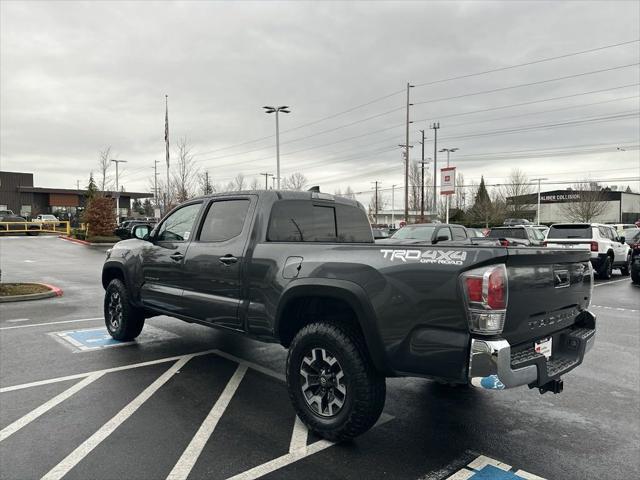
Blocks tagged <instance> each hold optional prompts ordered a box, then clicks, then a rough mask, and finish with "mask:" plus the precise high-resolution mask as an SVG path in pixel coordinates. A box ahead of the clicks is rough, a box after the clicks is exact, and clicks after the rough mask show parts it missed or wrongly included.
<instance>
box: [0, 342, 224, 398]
mask: <svg viewBox="0 0 640 480" xmlns="http://www.w3.org/2000/svg"><path fill="white" fill-rule="evenodd" d="M215 352H217V350H204V351H202V352H198V353H190V354H189V355H177V356H175V357H165V358H159V359H157V360H149V361H147V362H140V363H131V364H129V365H121V366H119V367H112V368H105V369H104V370H94V371H93V372H85V373H76V374H74V375H66V376H64V377H56V378H49V379H47V380H38V381H36V382H30V383H22V384H20V385H12V386H10V387H3V388H0V393H5V392H13V391H14V390H22V389H23V388H31V387H39V386H41V385H48V384H50V383H58V382H65V381H67V380H74V379H77V378H84V377H88V376H89V375H93V374H94V373H111V372H119V371H121V370H129V369H131V368H141V367H148V366H150V365H157V364H158V363H166V362H175V361H176V360H181V359H183V358H184V357H199V356H201V355H207V354H209V353H215Z"/></svg>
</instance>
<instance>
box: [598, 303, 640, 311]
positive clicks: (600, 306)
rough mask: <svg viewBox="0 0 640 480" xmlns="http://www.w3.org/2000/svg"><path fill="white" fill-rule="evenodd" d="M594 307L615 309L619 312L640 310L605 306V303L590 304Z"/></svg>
mask: <svg viewBox="0 0 640 480" xmlns="http://www.w3.org/2000/svg"><path fill="white" fill-rule="evenodd" d="M591 306H592V307H594V308H604V309H605V310H617V311H619V312H631V313H638V312H640V310H635V309H633V308H622V307H607V306H606V305H591Z"/></svg>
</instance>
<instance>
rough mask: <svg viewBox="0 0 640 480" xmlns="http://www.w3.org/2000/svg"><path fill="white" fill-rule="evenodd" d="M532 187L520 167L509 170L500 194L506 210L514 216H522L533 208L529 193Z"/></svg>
mask: <svg viewBox="0 0 640 480" xmlns="http://www.w3.org/2000/svg"><path fill="white" fill-rule="evenodd" d="M532 193H533V187H532V186H531V182H530V180H529V178H528V177H527V175H526V174H525V173H524V172H523V171H522V170H520V169H518V168H514V169H513V170H511V173H510V174H509V177H508V178H507V181H506V183H505V184H504V186H503V187H502V191H501V192H500V194H501V195H502V196H503V197H504V201H505V203H506V206H507V209H508V212H509V213H510V214H512V215H513V216H514V217H516V218H523V217H524V215H525V213H527V212H528V211H530V210H532V209H533V204H532V203H531V200H530V198H528V196H529V195H531V194H532Z"/></svg>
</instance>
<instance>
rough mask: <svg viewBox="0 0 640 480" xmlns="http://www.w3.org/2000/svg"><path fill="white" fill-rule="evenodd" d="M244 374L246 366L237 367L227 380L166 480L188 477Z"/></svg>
mask: <svg viewBox="0 0 640 480" xmlns="http://www.w3.org/2000/svg"><path fill="white" fill-rule="evenodd" d="M246 372H247V367H246V365H238V368H237V369H236V371H235V373H234V374H233V376H232V377H231V380H229V382H228V383H227V386H226V387H225V388H224V390H223V392H222V394H221V395H220V397H219V398H218V400H217V401H216V403H215V404H214V405H213V407H212V408H211V411H210V412H209V415H207V418H205V420H204V422H202V425H200V428H199V429H198V431H197V432H196V434H195V435H194V436H193V438H192V439H191V442H189V445H187V448H186V449H185V450H184V452H182V455H181V456H180V459H179V460H178V461H177V463H176V464H175V466H174V467H173V469H172V470H171V472H170V473H169V475H168V476H167V480H185V479H186V478H187V477H188V476H189V473H191V470H192V469H193V466H194V465H195V464H196V462H197V461H198V458H199V457H200V454H201V453H202V450H203V449H204V446H205V445H206V444H207V442H208V441H209V438H210V437H211V434H212V433H213V431H214V430H215V428H216V425H218V421H219V420H220V418H221V417H222V415H223V414H224V412H225V410H226V409H227V407H228V406H229V402H231V399H232V398H233V395H234V393H236V390H237V389H238V386H239V385H240V382H241V381H242V379H243V378H244V374H245V373H246Z"/></svg>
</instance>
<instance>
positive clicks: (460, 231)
mask: <svg viewBox="0 0 640 480" xmlns="http://www.w3.org/2000/svg"><path fill="white" fill-rule="evenodd" d="M451 230H453V239H454V240H465V239H466V238H467V232H465V230H464V228H462V227H451Z"/></svg>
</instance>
